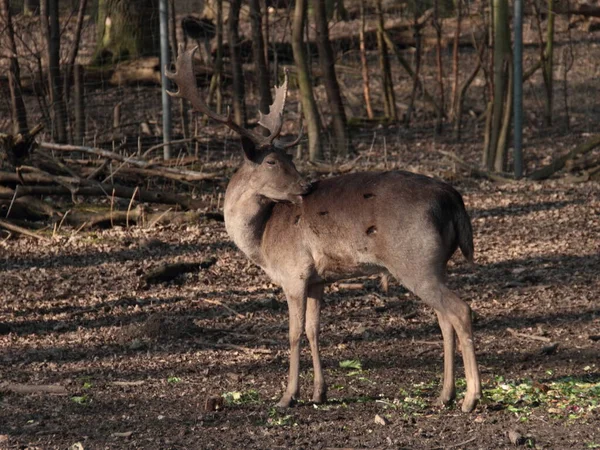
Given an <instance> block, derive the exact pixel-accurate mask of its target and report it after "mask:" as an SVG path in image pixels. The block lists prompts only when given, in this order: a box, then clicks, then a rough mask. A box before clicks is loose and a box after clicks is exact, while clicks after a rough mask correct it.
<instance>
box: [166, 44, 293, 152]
mask: <svg viewBox="0 0 600 450" xmlns="http://www.w3.org/2000/svg"><path fill="white" fill-rule="evenodd" d="M197 49H198V47H197V46H196V47H194V48H192V49H191V50H186V51H183V49H181V51H180V52H179V56H178V57H177V61H176V62H175V72H171V71H169V70H167V69H166V68H165V75H166V76H167V78H169V79H170V80H172V81H173V82H174V83H175V84H176V85H177V88H178V89H177V92H171V91H167V92H168V94H169V95H170V96H171V97H178V98H185V99H187V100H189V101H190V103H191V104H192V106H193V107H194V109H195V110H197V111H199V112H201V113H203V114H206V115H207V116H208V117H210V118H211V119H214V120H216V121H217V122H220V123H223V124H225V125H227V126H228V127H229V128H230V129H232V130H233V131H235V132H236V133H238V134H239V135H240V136H245V137H247V138H249V139H251V140H252V141H254V143H255V144H257V145H258V146H264V145H270V144H272V143H273V141H274V140H275V138H276V137H277V136H279V134H280V133H281V127H282V125H283V108H284V106H285V100H286V95H287V72H286V74H285V81H284V82H283V84H282V85H281V86H279V87H276V88H275V101H274V102H273V104H272V105H271V107H270V108H269V114H267V115H266V116H265V115H263V114H262V113H260V120H259V121H258V123H259V124H260V125H262V126H263V127H265V128H267V129H268V130H269V131H270V132H271V134H270V135H269V136H268V137H264V136H261V135H259V134H257V133H254V132H253V131H250V130H248V129H246V128H244V127H241V126H240V125H238V124H237V123H235V122H234V120H233V119H232V118H231V114H230V113H229V112H228V113H227V115H226V116H224V115H221V114H217V113H215V112H214V111H212V110H211V109H210V108H209V107H208V105H207V104H206V103H205V102H204V100H202V98H201V97H200V95H199V94H198V88H197V87H196V77H195V75H194V67H193V57H194V53H195V52H196V50H197Z"/></svg>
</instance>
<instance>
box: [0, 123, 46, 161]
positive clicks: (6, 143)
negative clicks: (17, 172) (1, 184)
mask: <svg viewBox="0 0 600 450" xmlns="http://www.w3.org/2000/svg"><path fill="white" fill-rule="evenodd" d="M43 128H44V125H42V124H38V125H36V126H35V127H33V128H32V129H31V130H29V132H27V133H25V134H17V135H15V136H13V135H12V134H4V133H0V160H1V159H2V154H3V153H4V154H5V155H6V159H7V160H8V162H9V163H10V164H11V165H12V166H13V167H18V166H20V165H21V163H22V162H23V161H25V160H26V159H27V158H28V157H29V155H30V154H31V153H32V152H33V150H34V148H35V147H34V146H35V136H36V135H37V134H38V133H39V132H40V131H42V130H43Z"/></svg>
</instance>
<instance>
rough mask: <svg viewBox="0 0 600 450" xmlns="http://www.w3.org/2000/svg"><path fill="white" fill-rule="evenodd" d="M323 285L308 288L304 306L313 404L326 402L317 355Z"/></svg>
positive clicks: (325, 391)
mask: <svg viewBox="0 0 600 450" xmlns="http://www.w3.org/2000/svg"><path fill="white" fill-rule="evenodd" d="M324 287H325V286H324V285H323V284H314V285H311V286H310V287H309V288H308V300H307V305H306V336H307V337H308V342H309V343H310V352H311V354H312V361H313V371H314V376H315V387H314V391H313V398H312V399H313V402H315V403H324V402H326V401H327V385H326V384H325V378H324V377H323V369H322V368H321V356H320V355H319V328H320V323H321V299H322V298H323V289H324Z"/></svg>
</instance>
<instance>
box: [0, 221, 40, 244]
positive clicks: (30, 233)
mask: <svg viewBox="0 0 600 450" xmlns="http://www.w3.org/2000/svg"><path fill="white" fill-rule="evenodd" d="M0 228H4V229H5V230H8V231H12V232H14V233H19V234H22V235H24V236H29V237H32V238H34V239H37V240H38V241H43V242H50V239H48V238H47V237H45V236H40V235H39V234H37V233H34V232H33V231H29V230H28V229H27V228H23V227H20V226H18V225H15V224H13V223H10V222H6V221H5V220H0Z"/></svg>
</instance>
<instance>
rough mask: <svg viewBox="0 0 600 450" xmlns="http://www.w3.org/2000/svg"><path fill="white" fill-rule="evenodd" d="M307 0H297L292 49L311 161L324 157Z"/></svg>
mask: <svg viewBox="0 0 600 450" xmlns="http://www.w3.org/2000/svg"><path fill="white" fill-rule="evenodd" d="M306 10H307V0H296V5H295V7H294V20H293V23H292V50H293V52H294V62H295V63H296V70H297V73H298V88H299V89H300V102H301V104H302V111H303V113H304V118H305V119H306V128H307V130H308V155H309V159H310V160H311V161H316V160H318V159H321V157H322V146H321V138H320V133H319V132H320V129H321V127H320V126H319V123H320V121H319V111H318V109H317V103H316V102H315V97H314V95H313V90H312V83H311V80H310V68H309V65H308V58H307V54H306V46H305V43H304V26H305V24H306V14H307V12H306Z"/></svg>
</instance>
